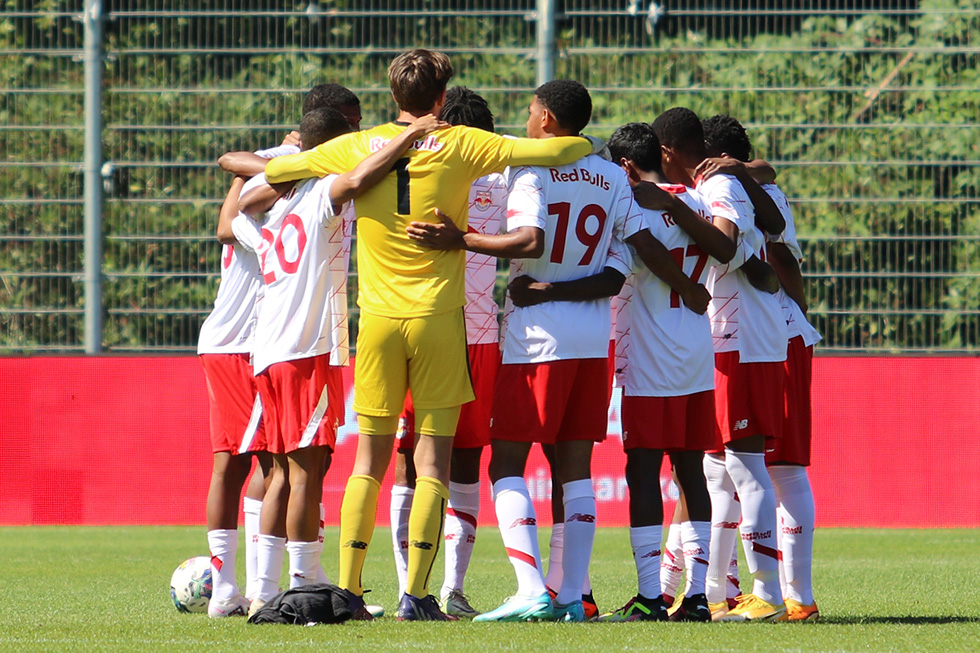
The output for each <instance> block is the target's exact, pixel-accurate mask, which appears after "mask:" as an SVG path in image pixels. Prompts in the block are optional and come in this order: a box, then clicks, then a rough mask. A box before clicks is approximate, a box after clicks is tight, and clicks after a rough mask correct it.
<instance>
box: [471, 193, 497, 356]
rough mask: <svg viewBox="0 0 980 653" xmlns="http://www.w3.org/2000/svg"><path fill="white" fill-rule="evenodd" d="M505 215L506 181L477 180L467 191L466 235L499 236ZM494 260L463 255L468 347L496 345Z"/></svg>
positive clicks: (479, 256) (495, 268) (480, 256)
mask: <svg viewBox="0 0 980 653" xmlns="http://www.w3.org/2000/svg"><path fill="white" fill-rule="evenodd" d="M506 214H507V179H506V177H504V175H502V174H498V173H494V174H491V175H487V176H486V177H480V178H479V179H477V180H476V181H474V182H473V186H472V187H471V188H470V208H469V231H471V232H475V233H480V234H499V233H500V231H501V230H502V229H503V227H504V217H505V215H506ZM496 285H497V258H496V257H495V256H487V255H485V254H477V253H475V252H467V253H466V307H465V308H464V309H463V314H464V316H465V318H466V342H467V344H470V345H485V344H497V343H498V342H499V341H500V325H499V324H498V323H497V312H498V308H497V302H496V301H494V298H493V289H494V287H495V286H496Z"/></svg>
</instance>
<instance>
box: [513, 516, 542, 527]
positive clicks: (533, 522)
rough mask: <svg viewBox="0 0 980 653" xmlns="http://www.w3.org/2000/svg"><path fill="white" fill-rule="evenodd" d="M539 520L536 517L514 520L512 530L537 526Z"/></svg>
mask: <svg viewBox="0 0 980 653" xmlns="http://www.w3.org/2000/svg"><path fill="white" fill-rule="evenodd" d="M537 525H538V520H537V519H535V518H534V517H519V518H517V519H515V520H514V523H513V524H511V525H510V527H511V528H517V527H518V526H537Z"/></svg>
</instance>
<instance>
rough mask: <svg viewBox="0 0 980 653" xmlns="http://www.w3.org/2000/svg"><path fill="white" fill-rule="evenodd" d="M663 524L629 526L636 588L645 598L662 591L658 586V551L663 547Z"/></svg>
mask: <svg viewBox="0 0 980 653" xmlns="http://www.w3.org/2000/svg"><path fill="white" fill-rule="evenodd" d="M663 538H664V527H663V526H636V527H630V546H631V547H632V548H633V562H635V563H636V581H637V589H638V590H639V592H640V595H641V596H642V597H643V598H646V599H655V598H657V597H658V596H660V595H661V594H662V593H663V590H662V589H661V587H660V557H661V556H660V553H661V550H662V547H663Z"/></svg>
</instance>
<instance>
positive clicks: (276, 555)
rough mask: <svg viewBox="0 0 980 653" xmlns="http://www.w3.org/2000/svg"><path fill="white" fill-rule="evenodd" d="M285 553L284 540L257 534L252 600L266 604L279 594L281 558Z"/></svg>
mask: <svg viewBox="0 0 980 653" xmlns="http://www.w3.org/2000/svg"><path fill="white" fill-rule="evenodd" d="M285 553H286V538H284V537H276V536H275V535H263V534H261V533H260V534H259V542H258V556H257V558H258V563H257V565H256V570H255V582H256V585H257V587H256V592H255V596H254V597H253V599H257V600H259V601H263V602H267V601H269V600H270V599H272V597H274V596H275V595H276V594H278V593H279V577H280V576H282V558H283V556H284V555H285Z"/></svg>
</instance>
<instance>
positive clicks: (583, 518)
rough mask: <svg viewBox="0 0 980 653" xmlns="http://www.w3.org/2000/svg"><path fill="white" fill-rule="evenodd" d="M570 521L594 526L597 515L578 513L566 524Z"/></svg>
mask: <svg viewBox="0 0 980 653" xmlns="http://www.w3.org/2000/svg"><path fill="white" fill-rule="evenodd" d="M570 521H580V522H585V523H586V524H594V523H595V515H583V514H582V513H580V512H577V513H575V514H574V515H572V516H571V517H569V518H568V519H566V520H565V523H568V522H570ZM657 555H660V552H659V551H658V552H657Z"/></svg>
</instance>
